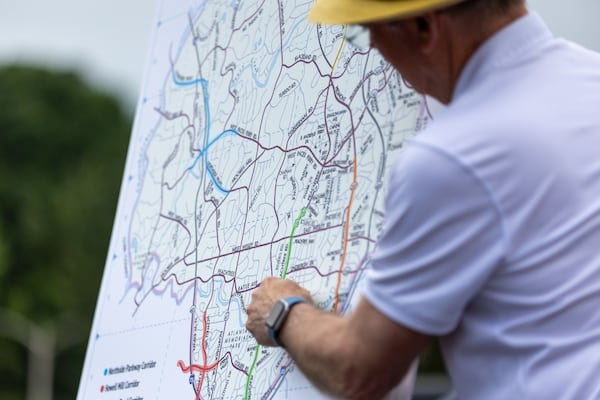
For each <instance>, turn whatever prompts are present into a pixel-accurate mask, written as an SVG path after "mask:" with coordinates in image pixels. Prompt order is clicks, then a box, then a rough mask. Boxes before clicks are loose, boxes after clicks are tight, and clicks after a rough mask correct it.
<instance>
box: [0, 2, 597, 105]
mask: <svg viewBox="0 0 600 400" xmlns="http://www.w3.org/2000/svg"><path fill="white" fill-rule="evenodd" d="M175 1H176V0H175ZM529 6H530V9H533V10H535V11H537V12H538V13H539V14H540V15H542V17H543V18H544V19H545V20H546V22H547V23H548V25H549V26H550V28H551V29H552V31H553V32H554V33H555V34H556V35H558V36H562V37H566V38H568V39H570V40H573V41H575V42H578V43H580V44H582V45H584V46H587V47H590V48H593V49H595V50H597V51H600V23H599V21H598V20H599V19H600V1H599V0H568V1H565V0H530V1H529ZM155 8H156V1H155V0H102V1H99V0H96V1H92V0H52V1H48V0H0V65H2V64H10V63H15V62H19V63H29V64H31V63H33V64H37V65H42V66H46V67H51V68H55V69H60V70H77V71H79V72H80V73H81V74H82V75H83V76H84V77H85V78H86V79H87V80H88V81H90V82H92V83H93V84H95V85H98V86H100V87H102V88H104V89H105V90H107V91H109V92H112V93H115V94H116V95H117V96H119V97H120V98H121V99H122V101H123V103H124V104H125V105H126V106H127V107H128V108H130V109H133V108H134V106H135V103H136V100H137V97H138V94H139V92H140V85H141V82H142V78H143V76H142V75H143V71H144V64H145V62H146V54H147V52H148V49H149V46H150V38H151V31H152V27H153V25H154V14H155Z"/></svg>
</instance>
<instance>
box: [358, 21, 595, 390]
mask: <svg viewBox="0 0 600 400" xmlns="http://www.w3.org/2000/svg"><path fill="white" fill-rule="evenodd" d="M386 212H387V214H386V221H387V226H386V229H385V231H384V234H383V235H382V237H381V239H380V241H379V243H378V250H377V252H376V254H375V256H374V258H373V260H372V264H373V265H372V269H371V271H370V272H369V275H368V281H367V287H366V293H365V295H366V297H367V299H368V300H369V301H370V302H371V303H372V304H373V305H374V306H375V307H376V308H377V309H379V310H380V311H381V312H382V313H384V314H385V315H387V316H388V317H389V318H391V319H392V320H394V321H396V322H398V323H400V324H402V325H404V326H407V327H410V328H412V329H414V330H417V331H420V332H423V333H425V334H429V335H434V336H439V337H441V339H440V340H441V345H442V350H443V353H444V356H445V359H446V363H447V366H448V369H449V372H450V375H451V378H452V380H453V384H454V386H455V389H456V391H457V394H458V396H459V398H461V399H476V400H494V399H498V400H517V399H543V400H549V399H552V400H557V399H575V400H581V399H598V398H600V56H599V55H598V54H596V53H593V52H590V51H587V50H585V49H583V48H580V47H578V46H576V45H574V44H572V43H569V42H566V41H564V40H559V39H555V38H553V37H552V35H551V33H550V32H549V31H548V29H547V28H546V26H545V25H544V23H543V22H542V21H541V19H540V18H539V17H538V16H537V15H533V14H529V15H528V16H526V17H523V18H521V19H519V20H518V21H516V22H514V23H513V24H511V25H510V26H508V27H507V28H505V29H503V30H502V31H500V32H499V33H497V34H496V35H494V36H493V37H492V38H491V39H490V40H488V41H487V42H486V43H484V45H483V46H482V47H481V48H480V49H479V50H478V51H477V52H476V53H475V55H474V56H473V57H472V58H471V59H470V61H469V62H468V64H467V66H466V67H465V69H464V71H463V72H462V75H461V77H460V81H459V83H458V86H457V88H456V91H455V94H454V99H453V101H452V103H451V104H450V106H449V107H448V108H447V109H446V110H445V111H443V112H442V113H441V115H439V116H438V118H437V119H436V121H435V122H434V123H433V124H432V125H431V126H430V129H428V130H427V131H426V132H424V133H422V134H421V135H419V136H418V137H417V138H416V139H414V140H412V141H411V142H410V143H409V144H408V145H407V146H406V148H405V150H404V152H403V153H402V154H401V156H400V158H399V159H398V161H397V163H396V165H395V166H394V168H393V172H392V174H391V177H390V187H389V193H388V195H387V198H386Z"/></svg>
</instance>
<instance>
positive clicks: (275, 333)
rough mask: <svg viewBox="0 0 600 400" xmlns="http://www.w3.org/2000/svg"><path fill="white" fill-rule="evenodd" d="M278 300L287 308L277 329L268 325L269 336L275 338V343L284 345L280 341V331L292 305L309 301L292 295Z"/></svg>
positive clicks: (280, 345)
mask: <svg viewBox="0 0 600 400" xmlns="http://www.w3.org/2000/svg"><path fill="white" fill-rule="evenodd" d="M277 301H278V302H282V303H284V304H285V309H284V311H283V314H282V315H281V322H280V325H279V327H278V328H277V329H273V328H271V327H269V326H267V328H268V331H269V337H270V338H271V339H273V341H274V342H275V343H277V345H278V346H279V347H284V346H283V344H282V343H281V342H280V341H279V331H280V330H281V328H282V327H283V323H284V322H285V319H286V318H287V315H288V313H289V312H290V310H291V309H292V307H293V306H295V305H296V304H300V303H307V300H306V299H305V298H304V297H301V296H290V297H285V298H283V299H279V300H277Z"/></svg>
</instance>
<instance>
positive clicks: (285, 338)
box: [246, 278, 430, 400]
mask: <svg viewBox="0 0 600 400" xmlns="http://www.w3.org/2000/svg"><path fill="white" fill-rule="evenodd" d="M288 296H303V297H305V298H307V299H308V300H310V295H309V294H308V292H307V291H306V290H304V289H302V288H301V287H299V286H298V285H297V284H295V283H294V282H292V281H287V280H281V279H276V278H267V279H265V280H264V281H263V282H262V284H261V286H260V287H259V288H258V289H256V290H255V291H254V293H253V294H252V302H251V303H250V305H249V306H248V321H247V323H246V327H247V328H248V330H249V331H250V332H251V333H252V334H253V335H254V336H255V337H256V339H257V341H258V342H259V343H260V344H263V345H267V346H272V345H274V343H273V341H272V340H271V339H270V337H269V335H268V332H267V329H266V326H265V323H264V317H265V316H266V315H267V314H268V312H269V311H270V309H271V307H272V305H273V303H274V302H275V301H276V300H277V299H280V298H284V297H288ZM279 340H280V342H281V343H283V345H284V346H285V349H286V350H287V351H288V353H289V354H290V356H291V357H292V358H293V359H294V361H295V362H296V364H297V365H298V367H299V368H300V369H301V370H302V372H304V374H305V375H306V376H307V377H308V378H309V379H310V380H311V382H312V383H313V384H314V385H315V386H317V387H318V388H320V389H321V390H324V391H326V392H329V393H332V394H335V395H338V396H343V397H344V398H349V399H369V400H371V399H377V398H381V397H383V396H384V395H385V394H386V393H387V392H388V391H390V390H391V389H392V388H393V387H394V386H395V385H396V384H397V383H398V382H400V380H401V379H402V378H403V376H404V374H405V373H406V372H407V371H408V369H409V367H410V365H411V363H412V362H413V361H414V359H415V358H416V357H417V356H418V355H419V354H420V353H421V351H422V350H423V349H424V348H425V346H426V345H427V344H428V343H429V340H430V338H429V337H428V336H426V335H423V334H421V333H418V332H415V331H412V330H410V329H408V328H406V327H403V326H402V325H399V324H397V323H395V322H394V321H392V320H390V319H388V318H387V317H386V316H385V315H383V314H381V313H380V312H379V311H378V310H377V309H375V308H374V307H373V306H372V305H371V304H370V303H369V302H368V301H367V300H365V299H364V298H363V299H361V301H360V303H359V304H358V306H357V307H356V309H355V310H354V311H353V312H352V314H350V315H349V316H347V317H341V316H338V315H335V314H332V313H328V312H325V311H322V310H319V309H318V308H317V307H315V306H314V305H313V304H312V301H311V303H308V304H306V303H303V304H298V305H296V306H295V307H294V308H293V309H292V310H291V311H290V313H289V315H288V317H287V319H286V321H285V323H284V325H283V328H282V329H281V331H280V336H279Z"/></svg>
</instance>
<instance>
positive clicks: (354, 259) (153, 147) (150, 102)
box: [78, 0, 429, 400]
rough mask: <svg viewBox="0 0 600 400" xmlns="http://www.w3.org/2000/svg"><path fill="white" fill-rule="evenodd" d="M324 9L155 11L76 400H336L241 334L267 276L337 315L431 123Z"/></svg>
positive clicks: (286, 0)
mask: <svg viewBox="0 0 600 400" xmlns="http://www.w3.org/2000/svg"><path fill="white" fill-rule="evenodd" d="M311 5H312V0H263V1H240V0H194V1H192V0H187V1H183V0H178V1H166V0H164V1H160V2H159V3H158V5H157V19H156V25H155V28H154V34H153V39H152V46H151V49H150V54H149V60H148V63H147V69H146V73H145V78H144V86H143V89H142V93H141V96H140V101H139V103H138V109H137V113H136V121H135V124H134V129H133V133H132V137H131V143H130V148H129V154H128V158H127V164H126V167H125V174H124V179H123V184H122V188H121V196H120V200H119V205H118V210H117V215H116V219H115V224H114V229H113V236H112V240H111V245H110V249H109V254H108V258H107V264H106V269H105V273H104V278H103V281H102V286H101V291H100V295H99V299H98V305H97V309H96V314H95V319H94V324H93V327H92V332H91V336H90V341H89V345H88V351H87V357H86V361H85V365H84V369H83V373H82V377H81V383H80V388H79V393H78V398H79V399H86V400H87V399H123V400H125V399H127V400H142V399H223V400H225V399H243V400H247V399H313V398H322V397H325V396H324V395H323V394H320V393H319V392H318V391H317V390H316V389H314V388H312V386H311V385H310V384H309V383H308V381H307V380H306V379H305V378H304V377H303V376H302V374H301V373H300V371H299V370H298V369H297V368H296V367H295V366H294V364H293V362H292V361H291V359H290V357H289V356H288V355H287V354H286V353H285V351H284V350H282V349H279V348H265V347H261V346H258V345H257V343H256V341H254V339H253V338H252V336H251V335H249V333H248V332H247V331H246V329H245V327H244V324H245V321H246V314H245V309H246V306H247V304H248V302H249V300H250V295H251V292H252V290H253V289H254V288H256V287H257V285H258V284H259V283H260V282H261V280H262V279H263V278H265V277H267V276H271V275H273V276H279V277H282V278H285V279H293V280H294V281H297V282H299V283H300V284H302V285H304V286H305V287H307V288H308V289H309V290H310V292H311V293H312V294H313V295H314V296H315V299H316V300H317V302H318V304H319V306H320V307H322V308H323V309H326V310H330V311H331V312H337V313H343V312H346V311H347V310H348V308H349V307H350V306H351V304H352V301H353V299H356V297H357V293H358V291H359V290H360V282H361V279H362V277H363V275H364V272H365V270H366V269H367V268H368V265H369V255H370V254H371V253H372V251H373V249H374V246H375V243H376V239H377V237H378V235H379V234H380V232H381V229H382V226H383V219H384V214H383V211H384V208H383V199H384V193H385V191H386V170H387V169H388V167H389V166H390V165H391V164H392V162H393V159H394V158H395V157H396V156H397V155H398V153H399V151H400V150H401V148H402V143H403V141H404V140H405V139H406V138H409V137H411V136H412V135H413V134H414V133H415V132H417V131H419V130H421V129H423V128H424V127H425V125H426V124H427V122H428V121H429V113H428V110H427V107H426V103H425V101H424V100H423V98H422V97H421V96H419V95H417V94H415V92H414V91H413V90H411V88H410V87H409V86H407V84H406V83H405V82H404V81H403V80H402V78H401V77H400V76H399V75H398V74H397V73H395V72H394V70H393V69H392V68H391V67H390V66H389V65H388V64H386V63H385V62H384V61H383V60H382V58H381V57H380V56H379V55H378V54H377V52H376V51H374V50H372V49H368V48H367V49H361V48H356V47H354V46H353V45H352V44H350V43H349V42H348V41H347V40H346V39H345V29H346V28H345V27H343V26H337V27H327V26H320V25H314V24H310V23H308V22H307V21H306V15H307V13H308V10H309V8H310V6H311Z"/></svg>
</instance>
